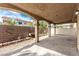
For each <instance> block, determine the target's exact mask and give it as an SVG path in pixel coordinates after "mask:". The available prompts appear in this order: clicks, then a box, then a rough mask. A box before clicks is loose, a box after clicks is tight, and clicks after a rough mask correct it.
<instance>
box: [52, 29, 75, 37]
mask: <svg viewBox="0 0 79 59" xmlns="http://www.w3.org/2000/svg"><path fill="white" fill-rule="evenodd" d="M53 31H54V29H53V28H52V29H51V32H52V35H53ZM56 34H64V35H74V36H76V28H57V29H56Z"/></svg>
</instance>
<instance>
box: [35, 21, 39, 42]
mask: <svg viewBox="0 0 79 59" xmlns="http://www.w3.org/2000/svg"><path fill="white" fill-rule="evenodd" d="M35 40H36V42H39V20H35Z"/></svg>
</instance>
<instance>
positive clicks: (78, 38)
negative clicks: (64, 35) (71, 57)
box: [77, 14, 79, 51]
mask: <svg viewBox="0 0 79 59" xmlns="http://www.w3.org/2000/svg"><path fill="white" fill-rule="evenodd" d="M77 49H78V51H79V14H78V15H77Z"/></svg>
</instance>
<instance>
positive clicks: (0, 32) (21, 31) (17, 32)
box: [0, 25, 34, 43]
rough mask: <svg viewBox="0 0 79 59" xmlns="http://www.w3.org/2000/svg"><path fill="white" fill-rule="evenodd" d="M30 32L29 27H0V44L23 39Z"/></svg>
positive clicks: (32, 30) (31, 29) (31, 30)
mask: <svg viewBox="0 0 79 59" xmlns="http://www.w3.org/2000/svg"><path fill="white" fill-rule="evenodd" d="M31 32H34V29H33V28H31V27H26V26H9V25H0V43H5V42H9V41H13V40H17V39H18V38H21V39H22V38H25V37H27V36H28V34H29V33H31Z"/></svg>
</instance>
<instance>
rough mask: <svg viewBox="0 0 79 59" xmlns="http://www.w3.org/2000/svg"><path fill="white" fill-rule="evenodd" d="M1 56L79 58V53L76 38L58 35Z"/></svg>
mask: <svg viewBox="0 0 79 59" xmlns="http://www.w3.org/2000/svg"><path fill="white" fill-rule="evenodd" d="M29 43H30V42H29ZM1 56H79V53H78V51H77V49H76V37H75V36H69V35H56V36H52V37H50V38H45V39H43V40H41V41H40V42H39V43H33V44H30V45H27V46H26V45H25V46H23V47H22V48H20V49H17V50H15V51H12V52H9V53H5V54H2V55H1Z"/></svg>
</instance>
